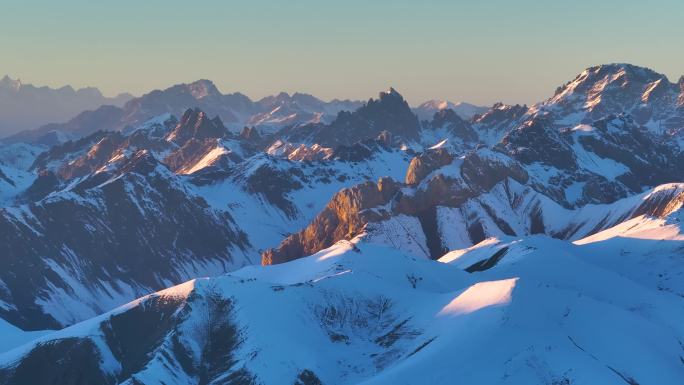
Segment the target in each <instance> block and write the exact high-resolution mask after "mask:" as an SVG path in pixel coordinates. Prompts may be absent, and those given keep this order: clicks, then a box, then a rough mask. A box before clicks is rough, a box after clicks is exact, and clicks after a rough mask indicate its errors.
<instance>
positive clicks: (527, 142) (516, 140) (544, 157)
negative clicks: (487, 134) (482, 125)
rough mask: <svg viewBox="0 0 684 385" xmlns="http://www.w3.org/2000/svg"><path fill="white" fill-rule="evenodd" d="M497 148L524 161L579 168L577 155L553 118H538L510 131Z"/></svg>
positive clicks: (566, 168) (568, 168)
mask: <svg viewBox="0 0 684 385" xmlns="http://www.w3.org/2000/svg"><path fill="white" fill-rule="evenodd" d="M497 147H498V148H499V149H501V150H503V151H505V152H506V153H507V154H509V155H510V156H512V157H513V158H515V159H516V160H518V161H520V162H521V163H523V164H531V163H534V162H541V163H545V164H548V165H550V166H554V167H556V168H558V169H561V170H568V171H572V170H574V169H575V167H576V160H575V154H574V152H573V150H572V148H571V147H570V144H569V143H567V141H566V140H563V139H562V138H561V137H560V134H559V133H558V131H557V130H555V129H553V127H552V123H551V121H550V120H548V119H545V118H535V119H533V120H530V121H528V122H525V123H524V124H523V125H522V126H521V127H520V128H518V129H515V130H512V131H511V132H510V133H508V134H507V135H506V136H505V137H504V138H503V140H502V141H501V143H499V144H498V145H497Z"/></svg>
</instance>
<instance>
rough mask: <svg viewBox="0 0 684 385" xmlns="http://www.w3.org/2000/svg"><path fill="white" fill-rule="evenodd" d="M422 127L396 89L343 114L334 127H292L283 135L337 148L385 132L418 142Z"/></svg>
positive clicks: (330, 125) (282, 132) (313, 125)
mask: <svg viewBox="0 0 684 385" xmlns="http://www.w3.org/2000/svg"><path fill="white" fill-rule="evenodd" d="M419 130H420V124H419V122H418V118H417V117H416V116H415V115H414V114H413V112H412V111H411V108H410V107H409V105H408V103H406V101H405V100H404V98H403V97H402V96H401V95H400V94H399V93H398V92H397V91H395V90H394V89H390V91H388V92H382V93H380V96H379V98H378V99H370V100H369V101H368V102H367V103H366V104H365V105H364V106H362V107H360V108H359V109H357V110H356V111H354V112H347V111H342V112H340V113H339V114H338V115H337V118H336V119H335V120H334V121H333V122H332V123H330V124H328V125H326V124H309V125H306V126H298V127H288V128H285V129H284V130H282V131H281V132H280V133H279V135H280V136H281V137H284V138H286V139H287V140H288V141H290V142H294V143H317V144H319V145H321V146H324V147H330V148H333V149H335V148H337V147H339V146H342V145H347V146H348V145H352V144H354V143H356V142H360V141H364V140H367V139H373V138H376V137H378V135H380V134H381V133H382V132H383V131H387V132H389V133H391V135H392V137H393V138H394V139H395V140H400V139H403V140H415V139H417V138H418V136H419Z"/></svg>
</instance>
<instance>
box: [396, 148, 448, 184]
mask: <svg viewBox="0 0 684 385" xmlns="http://www.w3.org/2000/svg"><path fill="white" fill-rule="evenodd" d="M453 161H454V156H453V155H451V154H450V153H449V152H448V151H447V150H446V149H444V148H437V149H434V150H428V151H426V152H424V153H422V154H420V155H418V156H416V157H414V158H413V159H411V163H410V164H409V168H408V171H406V181H405V182H406V184H408V185H415V184H418V183H420V181H422V180H423V178H425V177H426V176H428V175H429V174H430V173H431V172H433V171H435V170H437V169H438V168H441V167H444V166H446V165H448V164H450V163H451V162H453Z"/></svg>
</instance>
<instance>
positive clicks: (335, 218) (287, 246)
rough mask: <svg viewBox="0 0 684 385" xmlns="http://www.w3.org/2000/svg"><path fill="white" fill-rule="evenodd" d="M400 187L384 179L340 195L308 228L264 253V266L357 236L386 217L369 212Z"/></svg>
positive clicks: (390, 180) (388, 199)
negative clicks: (370, 222)
mask: <svg viewBox="0 0 684 385" xmlns="http://www.w3.org/2000/svg"><path fill="white" fill-rule="evenodd" d="M399 187H400V185H399V184H398V183H397V182H395V181H394V180H392V179H391V178H382V179H380V180H379V181H378V183H373V182H366V183H363V184H360V185H357V186H354V187H351V188H348V189H344V190H342V191H340V192H338V193H337V194H335V196H334V197H333V198H332V199H331V201H330V202H329V203H328V205H327V206H326V207H325V209H323V211H322V212H321V213H320V214H318V215H317V216H316V218H315V219H314V220H313V221H312V222H311V224H310V225H309V226H307V227H306V229H304V230H302V231H301V232H299V233H296V234H293V235H291V236H290V237H288V238H286V239H285V240H284V241H283V243H281V245H280V246H279V247H278V248H277V249H269V250H267V251H266V252H264V254H263V255H262V259H261V263H262V264H264V265H272V264H278V263H284V262H287V261H291V260H293V259H297V258H300V257H302V256H305V255H309V254H313V253H315V252H316V251H318V250H321V249H324V248H326V247H328V246H330V245H332V244H333V243H335V242H336V241H338V240H340V239H349V238H351V237H353V236H354V235H357V234H358V233H360V232H361V231H362V230H363V228H364V226H365V225H366V223H368V222H369V221H378V220H381V219H382V218H385V217H386V215H387V213H383V212H381V211H376V210H368V209H371V208H375V207H378V206H383V205H385V204H387V203H388V202H389V201H390V200H391V199H392V197H393V196H394V195H395V194H396V193H397V192H398V191H399Z"/></svg>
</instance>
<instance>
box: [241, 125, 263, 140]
mask: <svg viewBox="0 0 684 385" xmlns="http://www.w3.org/2000/svg"><path fill="white" fill-rule="evenodd" d="M240 138H242V139H244V140H247V141H250V142H258V141H260V140H261V139H262V138H261V134H259V130H257V129H256V128H254V127H251V126H245V127H243V128H242V131H240Z"/></svg>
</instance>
